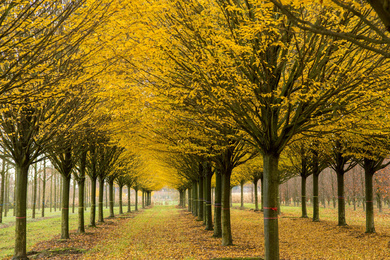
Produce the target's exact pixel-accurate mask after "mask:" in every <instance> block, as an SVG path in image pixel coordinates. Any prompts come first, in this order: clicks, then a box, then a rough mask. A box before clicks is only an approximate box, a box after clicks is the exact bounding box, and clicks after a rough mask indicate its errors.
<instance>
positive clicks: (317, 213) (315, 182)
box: [313, 172, 320, 222]
mask: <svg viewBox="0 0 390 260" xmlns="http://www.w3.org/2000/svg"><path fill="white" fill-rule="evenodd" d="M318 177H319V175H318V174H316V173H315V172H314V174H313V221H314V222H318V221H320V201H319V199H318Z"/></svg>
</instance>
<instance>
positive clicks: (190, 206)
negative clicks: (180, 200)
mask: <svg viewBox="0 0 390 260" xmlns="http://www.w3.org/2000/svg"><path fill="white" fill-rule="evenodd" d="M187 191H188V212H191V211H192V189H187Z"/></svg>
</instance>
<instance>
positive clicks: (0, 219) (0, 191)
mask: <svg viewBox="0 0 390 260" xmlns="http://www.w3.org/2000/svg"><path fill="white" fill-rule="evenodd" d="M1 168H2V169H1V172H0V175H1V188H0V223H3V208H4V207H3V205H4V201H5V200H4V195H5V182H6V179H7V178H6V177H7V176H6V174H5V172H6V171H5V160H4V159H3V165H2V166H1Z"/></svg>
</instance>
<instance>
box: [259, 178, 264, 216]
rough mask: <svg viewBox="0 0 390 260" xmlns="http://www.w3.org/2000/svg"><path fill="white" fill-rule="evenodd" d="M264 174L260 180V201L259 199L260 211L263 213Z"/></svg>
mask: <svg viewBox="0 0 390 260" xmlns="http://www.w3.org/2000/svg"><path fill="white" fill-rule="evenodd" d="M263 179H264V173H263V177H261V178H260V188H261V190H260V199H261V202H260V211H261V212H263V211H264V181H263Z"/></svg>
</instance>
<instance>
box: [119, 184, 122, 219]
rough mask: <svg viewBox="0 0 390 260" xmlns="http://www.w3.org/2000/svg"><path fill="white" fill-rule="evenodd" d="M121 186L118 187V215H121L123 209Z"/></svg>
mask: <svg viewBox="0 0 390 260" xmlns="http://www.w3.org/2000/svg"><path fill="white" fill-rule="evenodd" d="M122 188H123V186H122V185H119V214H123V209H122Z"/></svg>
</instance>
